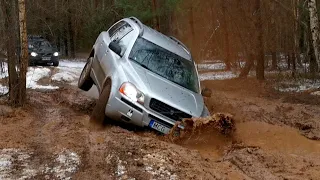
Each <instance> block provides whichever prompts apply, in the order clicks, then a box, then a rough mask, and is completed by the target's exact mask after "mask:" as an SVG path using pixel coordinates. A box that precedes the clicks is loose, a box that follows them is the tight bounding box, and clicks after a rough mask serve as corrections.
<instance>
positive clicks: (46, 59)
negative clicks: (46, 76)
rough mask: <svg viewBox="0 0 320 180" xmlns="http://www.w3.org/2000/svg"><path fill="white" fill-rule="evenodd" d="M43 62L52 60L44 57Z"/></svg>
mask: <svg viewBox="0 0 320 180" xmlns="http://www.w3.org/2000/svg"><path fill="white" fill-rule="evenodd" d="M42 60H43V61H50V60H51V57H42Z"/></svg>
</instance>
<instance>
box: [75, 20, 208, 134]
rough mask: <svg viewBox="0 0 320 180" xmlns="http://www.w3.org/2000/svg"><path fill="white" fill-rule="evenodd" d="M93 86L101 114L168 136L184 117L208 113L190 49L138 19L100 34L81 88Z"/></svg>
mask: <svg viewBox="0 0 320 180" xmlns="http://www.w3.org/2000/svg"><path fill="white" fill-rule="evenodd" d="M93 84H95V85H96V86H97V88H98V90H99V93H100V97H99V100H98V102H97V103H98V104H99V105H100V106H101V105H102V107H103V111H102V112H100V113H104V115H106V116H107V117H109V118H112V119H116V120H123V121H125V122H129V123H132V124H135V125H138V126H142V127H144V126H148V127H150V128H153V129H155V130H157V131H159V132H162V133H165V134H167V133H169V131H170V129H171V128H172V127H173V125H174V124H175V123H176V122H177V121H180V120H182V119H183V118H191V117H203V116H208V115H209V112H208V110H207V108H206V106H205V105H204V101H203V98H202V95H201V90H200V83H199V79H198V72H197V69H196V66H195V62H194V61H193V59H192V57H191V53H190V51H189V50H188V49H187V47H186V46H185V45H184V44H183V43H181V42H180V41H178V40H177V39H175V38H173V37H167V36H165V35H163V34H161V33H159V32H157V31H155V30H153V29H151V28H149V27H147V26H146V25H144V24H142V23H141V22H140V21H139V20H138V19H137V18H135V17H130V18H125V19H122V20H120V21H118V22H117V23H115V24H114V25H113V26H112V27H111V28H110V29H109V30H108V31H104V32H102V33H101V34H100V35H99V37H98V38H97V40H96V42H95V44H94V46H93V48H92V51H91V54H90V56H89V58H88V61H87V63H86V65H85V67H84V69H83V71H82V74H81V76H80V78H79V82H78V87H79V88H80V89H82V90H85V91H88V90H89V89H90V88H91V87H92V85H93ZM104 115H103V116H104Z"/></svg>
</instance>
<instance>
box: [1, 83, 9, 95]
mask: <svg viewBox="0 0 320 180" xmlns="http://www.w3.org/2000/svg"><path fill="white" fill-rule="evenodd" d="M8 92H9V88H8V87H7V86H3V85H1V84H0V95H1V94H7V93H8Z"/></svg>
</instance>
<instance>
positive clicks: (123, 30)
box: [110, 23, 133, 42]
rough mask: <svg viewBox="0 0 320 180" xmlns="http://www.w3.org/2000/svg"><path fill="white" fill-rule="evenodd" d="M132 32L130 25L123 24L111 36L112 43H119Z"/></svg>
mask: <svg viewBox="0 0 320 180" xmlns="http://www.w3.org/2000/svg"><path fill="white" fill-rule="evenodd" d="M132 30H133V29H132V27H131V26H130V25H129V24H128V23H125V24H123V25H122V26H120V27H119V28H118V29H117V30H116V31H115V32H114V33H113V35H112V36H110V38H111V41H117V42H119V41H120V39H122V38H123V37H124V36H125V35H127V34H128V33H130V32H131V31H132Z"/></svg>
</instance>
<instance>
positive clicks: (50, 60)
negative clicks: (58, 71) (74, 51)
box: [28, 35, 59, 66]
mask: <svg viewBox="0 0 320 180" xmlns="http://www.w3.org/2000/svg"><path fill="white" fill-rule="evenodd" d="M28 51H29V65H30V66H35V65H53V66H58V65H59V53H58V51H57V49H56V48H55V47H54V46H52V45H51V44H50V42H49V41H48V40H46V39H45V38H43V37H42V36H37V35H32V36H28Z"/></svg>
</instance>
